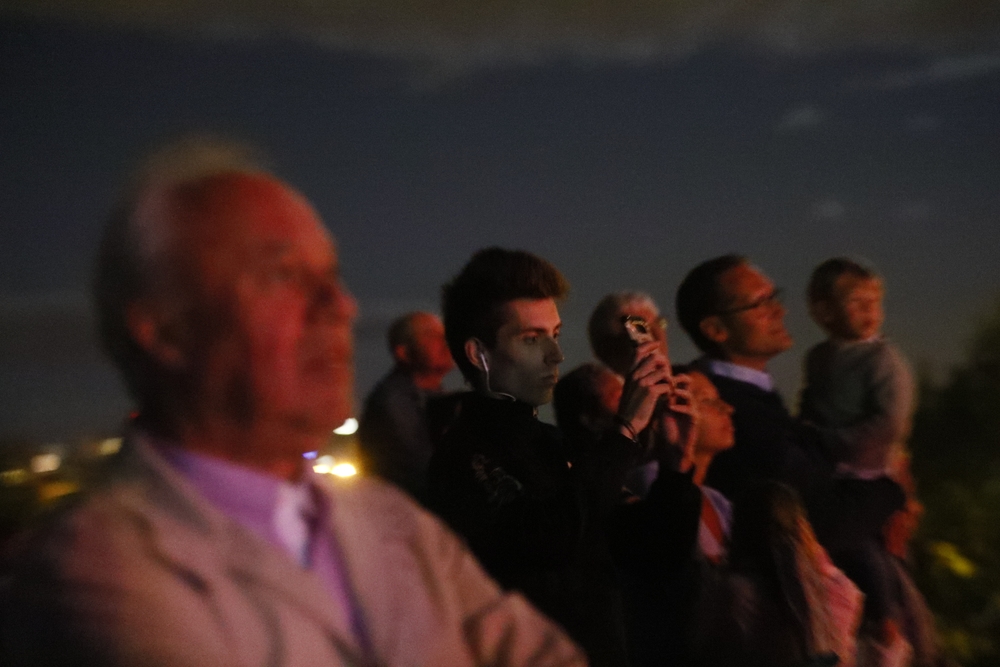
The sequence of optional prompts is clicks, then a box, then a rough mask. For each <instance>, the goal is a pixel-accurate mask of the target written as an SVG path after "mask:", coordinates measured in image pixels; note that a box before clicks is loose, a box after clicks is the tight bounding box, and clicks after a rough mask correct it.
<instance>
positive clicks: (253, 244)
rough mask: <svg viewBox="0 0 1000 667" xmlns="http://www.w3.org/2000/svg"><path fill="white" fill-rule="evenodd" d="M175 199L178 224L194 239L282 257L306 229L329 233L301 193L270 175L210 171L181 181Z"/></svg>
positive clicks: (319, 234)
mask: <svg viewBox="0 0 1000 667" xmlns="http://www.w3.org/2000/svg"><path fill="white" fill-rule="evenodd" d="M172 200H173V201H172V207H171V213H173V214H174V215H173V218H174V224H177V225H179V226H180V227H181V231H182V235H183V236H184V237H187V238H188V239H190V240H192V241H193V242H203V243H208V244H218V243H222V244H224V245H243V246H248V247H250V248H252V250H253V251H254V253H255V254H259V255H262V256H277V255H281V254H283V253H286V252H288V251H289V250H290V249H291V248H292V247H294V246H295V244H296V237H298V236H300V235H302V234H309V235H311V236H315V237H326V236H328V235H327V234H326V230H325V228H323V226H322V224H321V223H320V221H319V218H318V217H317V215H316V213H315V212H314V211H313V209H312V207H311V206H310V205H309V203H308V202H307V201H306V200H305V199H304V198H303V197H302V196H301V195H299V194H298V193H296V192H295V191H294V190H292V189H291V188H290V187H288V186H287V185H285V184H284V183H282V182H281V181H279V180H277V179H275V178H273V177H271V176H267V175H264V174H250V173H230V174H218V175H214V176H208V177H205V178H202V179H199V180H198V181H195V182H192V183H187V184H183V185H180V186H178V187H177V188H175V189H174V191H173V193H172Z"/></svg>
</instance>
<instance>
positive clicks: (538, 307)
mask: <svg viewBox="0 0 1000 667" xmlns="http://www.w3.org/2000/svg"><path fill="white" fill-rule="evenodd" d="M502 312H503V315H504V318H503V324H502V325H501V327H502V328H513V329H517V330H519V331H521V330H530V329H554V328H557V327H559V326H561V325H562V320H561V319H560V317H559V308H558V307H557V306H556V302H555V299H514V300H513V301H508V302H507V303H505V304H504V306H503V311H502Z"/></svg>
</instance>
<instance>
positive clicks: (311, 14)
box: [0, 0, 1000, 75]
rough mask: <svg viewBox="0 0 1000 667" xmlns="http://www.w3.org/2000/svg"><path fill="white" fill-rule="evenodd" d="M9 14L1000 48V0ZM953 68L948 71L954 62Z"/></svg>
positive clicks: (433, 53)
mask: <svg viewBox="0 0 1000 667" xmlns="http://www.w3.org/2000/svg"><path fill="white" fill-rule="evenodd" d="M4 12H5V13H7V14H21V15H24V14H27V15H29V16H40V17H53V18H60V19H73V20H85V21H90V22H94V23H97V24H111V25H120V26H127V27H145V28H164V29H169V30H180V31H184V32H187V33H195V34H203V35H210V36H214V37H217V38H224V39H245V38H248V37H255V36H267V35H273V34H292V35H298V36H300V37H304V38H307V39H312V40H315V41H317V42H320V43H323V44H326V45H330V46H333V47H336V48H340V49H347V50H360V51H365V52H373V53H377V54H383V55H387V56H402V57H410V58H414V57H415V58H422V59H427V60H430V61H432V62H435V63H438V64H444V65H448V64H451V65H452V66H454V67H468V66H476V65H483V64H500V63H509V62H515V63H516V62H533V61H537V60H540V59H546V58H559V57H582V58H588V59H608V60H622V61H648V60H651V59H662V58H670V57H677V56H683V55H687V54H690V53H692V52H695V51H697V50H699V49H702V48H705V47H708V46H711V45H713V44H718V43H737V44H744V45H750V46H757V47H762V48H766V49H769V50H773V51H778V52H790V53H802V52H812V51H815V50H824V49H830V48H834V49H835V48H841V47H852V46H874V47H877V48H884V47H886V46H889V47H892V46H917V47H926V46H932V47H934V46H942V47H947V46H954V45H963V49H965V50H968V48H971V47H972V46H973V45H976V44H978V45H980V46H986V45H994V46H995V45H996V44H997V43H998V34H1000V3H996V2H993V0H919V1H918V0H903V1H900V2H893V3H873V2H870V1H869V0H838V1H837V2H825V3H817V2H814V1H812V0H763V1H761V2H754V3H747V2H744V1H743V0H673V1H671V2H649V1H648V0H590V1H589V2H565V1H563V0H533V1H527V0H481V1H479V2H469V1H468V0H418V1H416V2H414V1H413V0H328V1H322V2H317V1H316V0H283V2H273V1H272V0H246V1H243V2H235V1H234V0H131V1H130V2H121V1H120V0H89V1H88V2H86V3H81V2H79V1H78V0H7V1H6V2H5V3H4V8H3V9H0V13H4ZM943 67H944V70H945V72H943V74H944V75H947V72H948V71H949V70H951V71H953V70H954V67H955V65H954V64H951V65H949V64H948V63H945V64H944V65H943ZM958 67H959V68H961V67H962V65H958ZM939 75H941V74H939Z"/></svg>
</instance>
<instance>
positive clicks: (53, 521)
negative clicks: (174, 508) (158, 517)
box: [4, 482, 148, 576]
mask: <svg viewBox="0 0 1000 667" xmlns="http://www.w3.org/2000/svg"><path fill="white" fill-rule="evenodd" d="M144 505H145V501H144V500H143V494H142V493H141V490H139V489H137V488H136V486H135V485H134V484H132V483H129V482H121V483H117V484H111V485H108V486H104V487H102V488H100V489H96V490H91V491H85V492H82V493H80V494H78V495H76V496H75V497H73V498H72V499H69V500H67V501H66V502H64V503H63V504H61V505H60V506H59V507H57V508H54V509H52V510H51V511H49V512H47V513H46V514H44V515H43V516H41V517H39V518H38V519H37V520H36V521H35V522H34V523H33V525H31V526H30V527H28V528H27V529H26V530H25V531H23V532H22V533H21V534H19V535H17V536H16V537H15V538H13V539H12V540H11V543H10V544H9V545H8V547H7V549H6V550H5V551H6V553H5V554H4V561H5V562H4V569H5V570H8V571H9V572H11V573H15V574H16V573H17V572H18V571H31V572H33V573H35V574H40V573H43V572H49V573H52V574H56V573H58V572H60V571H62V570H64V569H65V568H72V569H73V570H74V571H84V570H86V569H88V568H97V569H102V570H118V571H121V569H122V568H124V567H126V566H128V565H129V564H130V563H132V561H133V556H134V555H135V554H137V553H142V552H144V551H145V548H144V547H143V543H144V541H145V537H144V536H145V533H146V532H147V529H148V522H147V521H146V519H147V517H146V516H145V513H144V511H143V507H144ZM45 568H51V570H47V569H45ZM56 576H59V575H58V574H56Z"/></svg>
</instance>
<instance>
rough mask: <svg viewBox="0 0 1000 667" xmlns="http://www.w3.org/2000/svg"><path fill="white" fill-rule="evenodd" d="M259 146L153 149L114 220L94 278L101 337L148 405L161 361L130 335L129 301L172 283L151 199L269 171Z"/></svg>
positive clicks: (218, 143) (210, 143)
mask: <svg viewBox="0 0 1000 667" xmlns="http://www.w3.org/2000/svg"><path fill="white" fill-rule="evenodd" d="M259 164H260V162H259V160H258V158H257V155H256V153H255V151H253V150H252V149H250V148H248V147H246V146H243V145H240V144H235V143H231V142H228V141H224V140H219V139H215V138H208V137H198V136H192V137H187V138H184V139H181V140H179V141H176V142H174V143H171V144H169V145H167V146H165V147H164V148H162V149H160V150H158V151H156V152H154V153H152V155H151V156H150V157H148V158H147V159H146V160H145V161H144V162H143V163H142V164H141V165H140V166H139V168H138V169H137V170H136V171H135V172H134V174H133V175H132V178H131V179H130V181H129V182H128V183H127V185H126V188H125V189H124V191H123V194H122V196H121V198H120V200H119V202H118V205H117V206H116V207H115V208H114V210H113V211H112V213H111V216H110V217H109V218H108V221H107V223H106V224H105V227H104V232H103V235H102V237H101V241H100V246H99V248H98V253H97V262H96V267H95V271H94V279H93V294H94V306H95V310H96V314H97V334H98V338H99V340H100V342H101V344H102V346H103V347H104V351H105V353H106V354H107V355H108V356H109V357H110V358H111V361H112V362H113V363H114V364H115V366H116V367H117V368H118V370H119V372H120V373H121V374H122V379H123V380H124V381H125V385H126V387H127V388H128V390H129V393H131V394H132V396H133V397H134V398H135V399H136V400H137V401H138V402H139V404H140V407H141V408H144V409H147V408H153V407H154V406H153V405H152V403H154V402H155V401H156V400H157V397H156V396H155V394H156V392H157V391H158V389H159V380H160V377H159V370H158V368H157V365H156V363H155V362H154V361H153V360H152V359H150V358H149V356H148V355H147V354H146V352H145V351H144V350H143V349H142V348H141V347H140V346H139V345H137V344H136V342H135V341H134V340H133V339H132V336H131V334H130V333H129V329H128V325H127V311H128V307H129V304H131V303H133V302H135V301H136V300H138V299H141V298H143V297H147V296H151V295H152V294H153V293H154V291H155V290H156V289H158V288H159V287H162V286H163V285H164V284H165V283H168V282H169V274H170V273H171V271H172V268H171V266H170V265H171V258H170V257H169V255H170V252H169V245H170V242H169V236H170V230H169V229H167V226H168V225H169V221H167V220H165V219H163V217H164V216H162V215H155V214H150V212H149V211H148V210H146V209H149V208H151V207H150V204H149V202H150V201H153V200H155V199H158V198H160V199H162V197H164V196H168V195H169V193H171V192H172V191H174V190H176V189H177V188H179V187H181V186H184V185H186V184H191V183H195V182H197V181H199V180H202V179H205V178H208V177H211V176H216V175H220V174H226V173H248V174H261V173H265V172H264V170H263V169H262V168H261V167H260V166H259Z"/></svg>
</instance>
